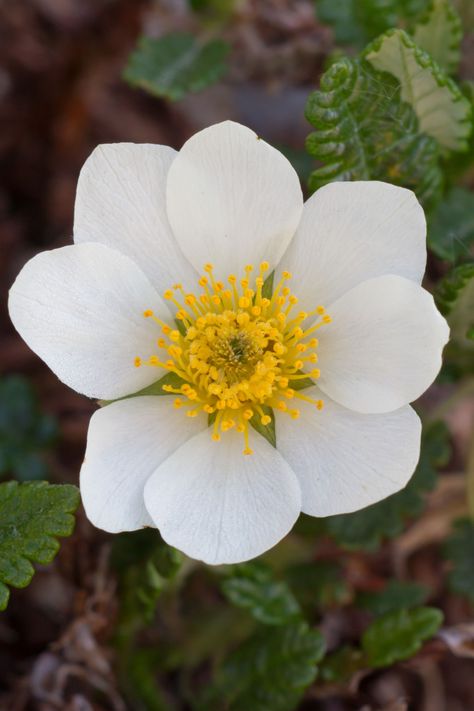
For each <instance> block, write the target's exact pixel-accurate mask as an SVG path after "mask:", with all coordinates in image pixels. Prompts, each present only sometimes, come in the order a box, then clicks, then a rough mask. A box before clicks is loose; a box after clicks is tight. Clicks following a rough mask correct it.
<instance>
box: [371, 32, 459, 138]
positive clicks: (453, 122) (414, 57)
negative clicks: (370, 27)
mask: <svg viewBox="0 0 474 711" xmlns="http://www.w3.org/2000/svg"><path fill="white" fill-rule="evenodd" d="M363 56H364V57H365V59H366V60H367V61H368V62H370V64H371V65H372V66H373V67H374V68H375V69H377V70H378V71H382V72H388V73H389V74H392V75H393V76H395V77H396V78H397V79H398V81H399V82H400V86H401V98H402V100H403V101H406V102H407V103H408V104H410V106H411V107H412V108H413V110H414V111H415V113H416V115H417V117H418V121H419V124H420V129H421V131H423V132H424V133H426V134H427V135H428V136H432V137H433V138H435V139H436V140H437V141H438V143H439V144H440V145H441V146H442V147H443V148H445V149H447V150H449V151H463V150H466V149H467V147H468V143H467V140H468V138H469V135H470V133H471V128H472V125H471V121H472V115H471V106H470V104H469V101H468V100H467V99H466V98H465V97H464V96H463V94H462V93H461V91H460V89H459V88H458V87H457V86H456V84H455V83H454V82H453V81H452V80H451V79H450V78H449V77H448V75H447V74H445V73H444V72H443V71H442V69H441V68H440V67H439V66H438V65H437V64H436V62H435V61H434V60H433V59H432V58H431V57H430V55H429V54H428V53H427V52H424V51H423V50H422V49H421V48H420V47H418V46H417V45H416V44H415V42H414V41H413V40H412V39H411V37H409V35H407V33H406V32H404V31H403V30H389V31H388V32H386V33H385V34H384V35H382V36H381V37H378V38H377V39H376V40H375V41H374V42H373V43H372V44H370V45H369V46H368V47H367V48H366V50H365V51H364V53H363Z"/></svg>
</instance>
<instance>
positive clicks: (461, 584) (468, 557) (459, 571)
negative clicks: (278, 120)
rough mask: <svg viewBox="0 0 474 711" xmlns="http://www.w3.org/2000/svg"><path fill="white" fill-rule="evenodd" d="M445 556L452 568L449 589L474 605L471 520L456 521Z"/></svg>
mask: <svg viewBox="0 0 474 711" xmlns="http://www.w3.org/2000/svg"><path fill="white" fill-rule="evenodd" d="M444 555H445V557H446V558H447V559H448V560H449V561H450V563H451V566H452V568H451V570H450V572H449V574H448V582H449V587H450V588H451V590H452V591H453V592H455V593H457V594H458V595H464V596H465V597H467V598H468V599H469V600H470V601H471V602H473V603H474V523H472V522H471V521H470V520H469V519H460V520H459V521H456V523H455V524H454V528H453V532H452V534H451V535H450V537H449V538H448V540H447V541H446V542H445V544H444Z"/></svg>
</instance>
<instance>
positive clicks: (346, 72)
mask: <svg viewBox="0 0 474 711" xmlns="http://www.w3.org/2000/svg"><path fill="white" fill-rule="evenodd" d="M306 118H307V120H308V121H309V122H310V123H311V124H312V125H313V126H314V127H315V128H316V129H317V130H316V131H315V132H314V133H311V134H310V135H309V136H308V138H307V141H306V148H307V150H308V152H309V153H310V154H311V155H313V156H314V157H315V158H317V159H318V160H319V161H320V162H321V163H323V166H322V167H320V168H317V169H316V170H315V171H314V172H313V173H312V175H311V176H310V179H309V187H310V190H317V189H318V188H319V187H321V186H322V185H325V184H326V183H328V182H331V181H335V180H385V181H387V180H388V181H390V182H391V183H394V184H395V185H402V186H404V187H408V188H411V189H413V190H415V192H416V193H417V195H418V197H419V199H420V200H422V201H423V202H424V203H431V202H435V201H436V200H437V199H438V197H439V195H440V194H441V189H442V184H443V175H442V171H441V168H440V165H439V158H440V155H439V153H440V149H439V146H438V145H437V143H436V141H435V140H434V139H433V138H431V137H430V136H426V135H423V134H420V131H419V128H418V120H417V117H416V115H415V113H414V111H413V109H412V108H411V107H410V106H409V105H408V104H406V103H405V102H402V101H401V98H400V85H399V83H398V82H397V80H396V79H395V78H393V77H391V76H390V75H388V74H382V73H379V72H376V71H374V69H373V68H372V67H371V66H370V64H368V62H363V61H362V62H361V61H358V60H352V59H348V58H343V59H341V60H339V61H337V62H335V63H334V64H332V66H331V67H330V68H329V69H328V70H327V72H326V73H325V74H324V75H323V77H322V78H321V85H320V90H319V91H315V92H313V93H312V94H310V96H309V98H308V102H307V105H306Z"/></svg>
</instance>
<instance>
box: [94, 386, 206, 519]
mask: <svg viewBox="0 0 474 711" xmlns="http://www.w3.org/2000/svg"><path fill="white" fill-rule="evenodd" d="M205 428H207V421H206V418H204V417H193V418H191V417H186V416H185V413H184V412H182V411H178V410H176V409H174V408H173V401H172V400H171V398H169V397H166V396H165V397H135V398H130V399H129V400H120V401H118V402H114V403H112V404H111V405H108V406H107V407H104V408H102V409H100V410H98V411H97V412H95V413H94V415H93V416H92V419H91V422H90V425H89V432H88V435H87V449H86V454H85V457H84V464H83V465H82V469H81V479H80V485H81V495H82V503H83V504H84V508H85V511H86V514H87V517H88V519H89V520H90V521H91V522H92V523H93V524H94V526H97V527H98V528H102V529H103V530H104V531H110V532H111V533H117V532H118V531H135V530H136V529H137V528H142V527H143V526H153V525H154V524H153V521H152V520H151V518H150V516H149V515H148V512H147V510H146V508H145V502H144V499H143V490H144V487H145V483H146V481H147V479H148V477H149V476H150V475H151V474H152V473H153V472H154V471H155V469H156V468H157V467H158V466H159V465H160V464H161V462H163V461H164V460H165V459H166V458H167V457H169V456H170V454H172V453H173V452H174V451H175V450H176V449H177V448H178V447H180V446H181V445H182V444H184V442H186V440H187V439H189V438H190V437H193V436H194V435H195V434H197V433H198V432H200V431H201V430H202V429H205Z"/></svg>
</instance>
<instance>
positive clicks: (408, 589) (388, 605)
mask: <svg viewBox="0 0 474 711" xmlns="http://www.w3.org/2000/svg"><path fill="white" fill-rule="evenodd" d="M427 593H428V591H427V589H426V588H425V587H424V586H423V585H418V583H412V582H410V581H402V580H391V581H390V582H389V583H388V585H386V587H385V588H384V589H383V590H380V591H379V592H361V593H359V594H358V596H357V600H356V604H357V605H358V606H359V607H362V608H363V609H364V610H368V611H369V612H372V613H373V614H374V615H385V614H386V613H387V612H395V611H396V610H401V609H403V608H409V607H417V606H418V605H421V604H422V603H423V602H425V600H426V596H427Z"/></svg>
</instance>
